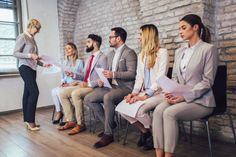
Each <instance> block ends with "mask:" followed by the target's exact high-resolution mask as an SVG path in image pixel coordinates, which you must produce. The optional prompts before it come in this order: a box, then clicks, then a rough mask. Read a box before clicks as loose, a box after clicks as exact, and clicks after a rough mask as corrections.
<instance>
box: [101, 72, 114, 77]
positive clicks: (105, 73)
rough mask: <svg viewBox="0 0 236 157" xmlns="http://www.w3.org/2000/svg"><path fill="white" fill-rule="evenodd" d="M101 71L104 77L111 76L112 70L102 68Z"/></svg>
mask: <svg viewBox="0 0 236 157" xmlns="http://www.w3.org/2000/svg"><path fill="white" fill-rule="evenodd" d="M102 73H103V75H104V76H105V77H106V78H113V72H112V71H109V70H104V71H103V72H102Z"/></svg>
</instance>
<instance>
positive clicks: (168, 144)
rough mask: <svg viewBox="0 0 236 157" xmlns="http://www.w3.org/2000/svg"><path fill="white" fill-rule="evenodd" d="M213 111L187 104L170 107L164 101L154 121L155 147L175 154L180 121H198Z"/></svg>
mask: <svg viewBox="0 0 236 157" xmlns="http://www.w3.org/2000/svg"><path fill="white" fill-rule="evenodd" d="M212 111H213V108H210V107H205V106H203V105H199V104H195V103H186V102H181V103H178V104H175V105H170V104H168V103H167V102H166V101H164V102H162V103H161V104H159V105H157V107H156V108H155V110H154V113H153V121H152V126H153V128H152V130H153V142H154V147H155V148H159V149H162V150H164V151H165V152H168V153H174V150H175V147H176V144H177V142H178V134H179V127H178V120H184V121H190V120H196V119H199V118H203V117H205V116H207V115H209V114H211V113H212Z"/></svg>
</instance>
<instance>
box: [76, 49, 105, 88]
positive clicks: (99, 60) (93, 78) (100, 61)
mask: <svg viewBox="0 0 236 157" xmlns="http://www.w3.org/2000/svg"><path fill="white" fill-rule="evenodd" d="M89 62H90V57H89V58H88V59H87V60H86V62H85V66H84V69H83V71H82V72H81V73H77V74H76V75H75V77H74V79H77V80H84V78H85V75H86V72H87V69H88V66H89ZM95 67H96V68H103V69H105V70H106V69H107V57H106V55H104V54H103V53H102V52H101V51H100V52H99V54H98V56H97V57H96V58H95V60H94V64H93V66H92V67H91V71H90V75H89V80H88V83H89V86H91V87H92V88H94V87H97V86H98V80H100V78H99V76H98V74H97V72H96V70H95Z"/></svg>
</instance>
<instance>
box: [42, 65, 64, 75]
mask: <svg viewBox="0 0 236 157" xmlns="http://www.w3.org/2000/svg"><path fill="white" fill-rule="evenodd" d="M59 72H61V69H60V68H59V67H57V66H55V65H52V66H51V67H48V68H43V71H42V74H55V73H59Z"/></svg>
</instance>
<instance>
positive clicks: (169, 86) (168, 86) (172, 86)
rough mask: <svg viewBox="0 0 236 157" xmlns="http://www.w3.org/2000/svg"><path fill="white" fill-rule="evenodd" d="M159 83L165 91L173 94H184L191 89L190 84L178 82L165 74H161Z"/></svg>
mask: <svg viewBox="0 0 236 157" xmlns="http://www.w3.org/2000/svg"><path fill="white" fill-rule="evenodd" d="M157 83H158V85H159V86H161V88H162V90H163V91H164V92H166V93H171V94H173V95H183V94H184V93H187V92H188V91H190V90H191V87H190V86H187V85H181V84H178V83H177V82H175V81H173V80H171V79H169V78H168V77H167V76H165V75H163V76H160V77H159V79H158V80H157Z"/></svg>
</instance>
